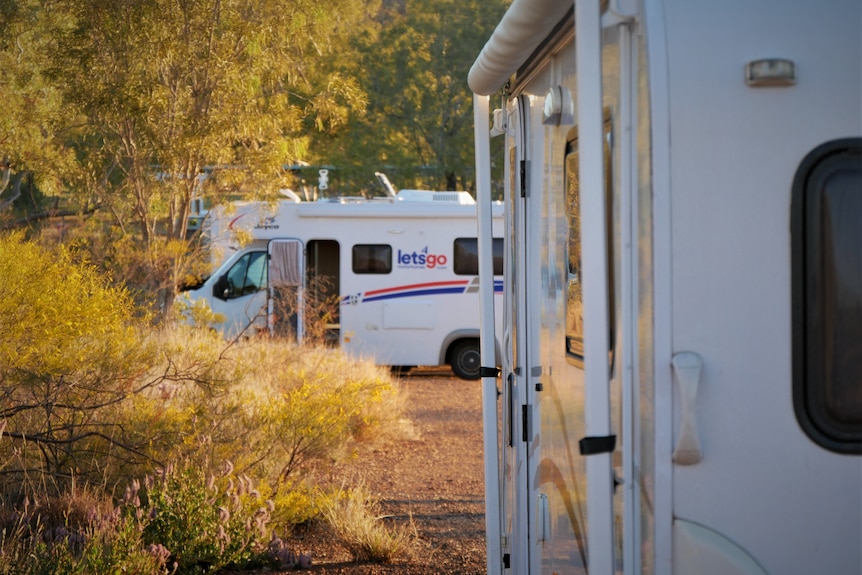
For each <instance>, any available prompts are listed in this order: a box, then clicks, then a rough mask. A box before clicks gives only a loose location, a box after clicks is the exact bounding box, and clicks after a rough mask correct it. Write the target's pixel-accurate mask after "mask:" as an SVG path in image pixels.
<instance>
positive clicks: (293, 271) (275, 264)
mask: <svg viewBox="0 0 862 575" xmlns="http://www.w3.org/2000/svg"><path fill="white" fill-rule="evenodd" d="M267 251H268V254H269V302H268V308H267V309H268V313H267V317H268V322H269V328H270V331H271V333H273V334H274V335H281V336H286V337H291V338H294V339H295V340H296V341H297V342H299V343H301V342H302V334H303V307H304V306H303V296H304V293H303V288H304V277H305V264H304V259H305V258H304V253H303V244H302V242H301V241H300V240H296V239H283V240H281V239H280V240H272V241H271V242H269V246H268V247H267Z"/></svg>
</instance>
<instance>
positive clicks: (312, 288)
mask: <svg viewBox="0 0 862 575" xmlns="http://www.w3.org/2000/svg"><path fill="white" fill-rule="evenodd" d="M502 209H503V206H502V203H500V202H498V203H497V205H495V206H494V214H495V215H494V220H495V227H496V231H495V233H496V237H497V238H502V234H503V230H502V224H503V212H502ZM205 233H206V234H207V235H208V236H209V240H210V242H211V243H212V249H213V250H214V251H216V252H219V253H221V254H222V255H220V256H219V258H220V259H219V261H223V263H222V264H221V265H220V266H218V269H216V271H215V272H214V273H213V274H212V276H210V277H209V279H207V280H206V282H205V283H204V284H203V285H201V286H200V287H198V288H197V289H195V290H191V291H188V292H185V294H184V299H186V301H193V300H205V301H206V302H207V303H208V304H209V307H210V308H211V309H212V311H213V312H215V313H218V314H221V315H223V316H224V322H223V323H221V324H220V325H218V326H217V327H218V329H220V330H222V331H224V333H225V335H226V336H227V337H235V336H237V335H238V334H241V333H242V334H253V333H256V332H260V331H266V330H271V331H273V332H276V333H288V334H289V335H291V336H293V337H295V338H297V339H298V340H300V341H303V340H307V339H309V338H308V337H307V336H310V335H311V332H310V331H309V330H310V329H312V326H316V327H317V328H318V329H319V328H320V326H321V322H322V323H323V324H325V325H324V326H323V327H325V330H326V337H327V339H328V341H329V342H330V343H334V342H337V343H338V345H340V346H341V347H342V348H343V349H344V350H345V351H346V352H348V353H350V354H352V355H354V356H356V357H370V358H373V359H374V360H375V361H376V363H377V364H379V365H390V366H393V367H399V368H409V367H413V366H438V365H451V367H452V370H453V371H454V373H455V374H456V375H458V376H459V377H462V378H465V379H478V378H479V373H480V369H479V368H480V365H479V339H478V337H479V310H478V304H479V295H478V291H479V290H478V286H479V278H478V275H477V273H478V271H477V265H478V264H477V262H478V256H477V239H476V238H477V228H476V205H475V201H474V200H473V198H472V197H471V196H470V194H468V193H466V192H430V191H416V190H402V191H401V192H399V193H398V195H397V196H396V197H390V198H374V199H367V200H366V199H362V198H332V199H330V200H324V201H318V202H298V201H296V200H293V201H291V200H281V201H279V202H277V203H275V204H269V203H266V202H248V203H236V204H234V205H233V206H231V208H230V209H228V210H226V209H223V208H217V209H215V210H213V211H212V212H210V214H209V216H208V221H207V222H206V223H205ZM243 240H244V241H243ZM497 242H498V246H497V249H498V253H499V255H498V258H497V259H498V261H497V266H498V270H497V273H498V274H502V239H498V240H497ZM240 245H243V247H239V246H240ZM224 252H228V253H227V256H226V257H225V255H224ZM231 252H232V253H231ZM494 284H495V286H494V287H495V289H496V291H497V292H498V293H500V294H502V278H498V279H496V280H494ZM316 335H317V336H318V337H319V336H320V333H317V334H316Z"/></svg>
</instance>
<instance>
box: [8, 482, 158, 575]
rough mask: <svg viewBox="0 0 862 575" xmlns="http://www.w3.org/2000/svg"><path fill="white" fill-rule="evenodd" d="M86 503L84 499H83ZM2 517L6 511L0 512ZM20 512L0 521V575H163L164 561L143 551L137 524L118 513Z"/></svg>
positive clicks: (28, 507) (150, 550)
mask: <svg viewBox="0 0 862 575" xmlns="http://www.w3.org/2000/svg"><path fill="white" fill-rule="evenodd" d="M84 499H85V501H87V502H90V501H89V498H86V497H85V498H84ZM2 510H3V511H4V512H6V511H9V509H8V508H5V507H4V508H2ZM79 519H80V520H75V519H73V518H72V517H70V516H60V517H57V516H54V517H52V516H51V513H50V510H46V509H33V508H32V507H31V505H30V504H29V502H25V505H24V506H23V508H22V509H20V510H18V511H16V512H15V513H14V514H12V515H9V516H4V517H3V520H2V521H0V575H67V574H68V575H72V574H76V575H81V574H83V575H90V574H92V575H97V574H98V575H101V574H103V573H135V574H138V575H164V574H167V573H168V569H167V566H166V560H167V556H166V555H165V554H164V553H160V549H158V548H157V547H145V546H144V543H143V538H142V530H141V528H140V524H139V522H138V521H137V520H136V519H135V518H134V517H132V516H129V515H123V514H122V513H120V510H119V509H114V508H110V511H108V512H107V513H103V512H101V511H100V510H99V509H92V508H91V509H90V511H89V513H88V514H87V515H86V516H85V517H81V518H79Z"/></svg>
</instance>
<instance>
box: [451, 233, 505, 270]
mask: <svg viewBox="0 0 862 575" xmlns="http://www.w3.org/2000/svg"><path fill="white" fill-rule="evenodd" d="M493 249H494V275H495V276H500V275H503V239H502V238H494V243H493ZM453 254H454V257H453V261H454V263H453V266H452V267H453V269H454V271H455V273H456V274H457V275H460V276H476V275H479V242H478V241H477V240H476V238H457V239H456V240H455V242H454V245H453Z"/></svg>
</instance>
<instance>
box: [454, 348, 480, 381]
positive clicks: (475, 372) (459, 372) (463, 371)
mask: <svg viewBox="0 0 862 575" xmlns="http://www.w3.org/2000/svg"><path fill="white" fill-rule="evenodd" d="M449 364H450V365H451V366H452V372H453V373H454V374H455V375H456V376H458V377H460V378H461V379H479V373H480V368H481V367H482V356H481V355H480V353H479V340H475V339H465V340H461V341H459V342H458V343H456V344H455V345H454V346H452V352H451V353H450V355H449Z"/></svg>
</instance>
